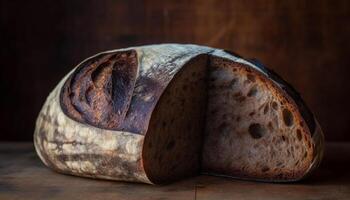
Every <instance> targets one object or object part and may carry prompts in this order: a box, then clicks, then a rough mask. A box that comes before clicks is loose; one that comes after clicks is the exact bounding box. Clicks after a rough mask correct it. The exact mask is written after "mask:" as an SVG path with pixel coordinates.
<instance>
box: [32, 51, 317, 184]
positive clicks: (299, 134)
mask: <svg viewBox="0 0 350 200" xmlns="http://www.w3.org/2000/svg"><path fill="white" fill-rule="evenodd" d="M34 144H35V147H36V150H37V153H38V155H39V157H40V158H41V160H42V161H43V162H44V163H45V164H46V165H47V166H48V167H50V168H52V169H53V170H55V171H58V172H61V173H65V174H71V175H77V176H84V177H91V178H102V179H110V180H122V181H132V182H144V183H150V184H162V183H169V182H173V181H175V180H179V179H182V178H185V177H190V176H194V175H197V174H199V173H205V174H211V175H219V176H229V177H235V178H240V179H250V180H261V181H275V182H281V181H296V180H300V179H302V178H304V177H306V176H307V175H308V174H310V173H311V172H312V171H313V169H315V168H316V167H317V166H318V164H319V162H320V161H321V158H322V152H323V134H322V131H321V129H320V126H319V124H318V123H317V122H316V120H315V118H314V116H313V114H312V113H311V112H310V111H309V109H308V108H307V107H306V105H305V103H304V102H303V101H302V100H301V98H300V95H299V94H298V93H297V92H295V90H294V89H293V88H292V87H290V86H289V85H288V84H287V83H286V82H285V81H283V80H282V79H281V78H280V77H279V76H277V75H276V74H275V73H273V72H272V71H270V70H268V69H266V68H265V67H263V66H262V65H261V64H260V63H258V62H256V61H249V60H245V59H243V58H241V57H239V56H237V55H235V54H232V53H229V52H227V51H223V50H220V49H213V48H210V47H203V46H197V45H179V44H163V45H151V46H141V47H132V48H127V49H120V50H113V51H108V52H103V53H100V54H97V55H95V56H93V57H91V58H88V59H86V60H85V61H83V62H82V63H81V64H79V65H78V66H77V67H76V68H74V69H73V70H72V71H71V72H70V73H69V74H68V75H67V76H66V77H64V78H63V79H62V80H61V82H60V83H59V84H58V85H57V86H56V88H55V89H54V90H53V92H51V94H50V95H49V97H48V98H47V100H46V102H45V104H44V106H43V108H42V110H41V112H40V114H39V116H38V119H37V122H36V129H35V134H34Z"/></svg>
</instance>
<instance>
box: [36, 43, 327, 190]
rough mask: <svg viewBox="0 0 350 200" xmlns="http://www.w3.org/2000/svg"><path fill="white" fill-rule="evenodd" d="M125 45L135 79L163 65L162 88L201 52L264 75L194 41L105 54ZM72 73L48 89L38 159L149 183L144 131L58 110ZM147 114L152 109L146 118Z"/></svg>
mask: <svg viewBox="0 0 350 200" xmlns="http://www.w3.org/2000/svg"><path fill="white" fill-rule="evenodd" d="M129 49H133V50H136V52H137V57H138V75H137V77H148V78H151V79H154V80H157V81H161V80H160V79H161V78H159V74H156V73H153V72H155V71H158V70H159V69H158V68H159V67H164V66H165V67H166V70H165V72H164V74H161V76H165V77H167V81H165V82H163V87H162V88H161V89H163V90H164V89H165V88H166V85H167V84H169V82H170V81H171V79H172V77H173V76H174V75H175V74H176V73H177V72H178V71H179V70H180V69H181V67H182V66H183V65H184V64H185V63H186V62H188V61H189V60H190V59H192V58H194V57H196V56H198V55H200V54H210V55H215V56H218V57H223V58H227V59H229V60H232V61H234V62H239V63H243V64H246V65H249V66H251V67H253V68H254V69H257V70H259V71H260V72H262V73H263V74H265V73H264V72H263V71H262V70H261V69H260V68H259V67H257V66H255V65H254V64H253V63H250V62H248V61H246V60H244V59H242V58H238V57H235V56H234V55H231V54H228V53H226V52H224V51H223V50H218V49H212V48H209V47H204V46H197V45H178V44H164V45H151V46H141V47H132V48H128V49H120V50H113V51H108V52H104V53H109V52H115V51H124V50H129ZM98 55H99V54H97V55H95V56H98ZM95 56H93V57H95ZM93 57H91V58H93ZM91 58H88V59H91ZM88 59H87V60H88ZM87 60H85V61H83V62H86V61H87ZM164 64H165V65H164ZM78 66H79V65H78ZM73 72H74V69H73V70H72V71H71V72H70V73H69V74H68V75H67V76H65V77H64V78H63V79H62V80H61V81H60V83H59V84H58V85H57V86H56V87H55V89H54V90H53V91H52V92H51V93H50V95H49V96H48V98H47V100H46V102H45V104H44V106H43V108H42V110H41V111H40V114H39V116H38V118H37V121H36V128H35V133H34V144H35V148H36V151H37V153H38V155H39V157H40V158H41V160H42V161H43V162H44V163H45V165H47V166H48V167H50V168H52V169H53V170H56V171H59V172H61V173H65V174H72V175H77V176H84V177H92V178H101V179H110V180H122V181H131V182H144V183H150V184H152V182H151V181H150V180H149V178H148V177H147V173H146V172H145V170H144V166H143V162H142V148H143V142H144V138H145V137H146V136H147V131H145V133H141V134H140V133H133V132H125V131H116V130H105V129H100V128H97V127H94V126H91V125H88V124H84V123H79V122H77V121H75V120H73V119H71V118H70V117H68V116H67V115H66V114H65V113H64V112H63V110H62V108H61V105H60V92H61V89H62V86H63V85H64V83H65V81H66V80H67V78H68V77H69V76H70V74H72V73H73ZM265 75H266V74H265ZM276 85H278V84H276ZM156 102H157V101H155V104H156ZM154 106H155V105H154ZM150 115H151V113H149V117H150ZM316 124H317V126H316V129H315V133H314V134H311V135H312V140H313V141H312V142H313V143H314V145H313V147H315V149H314V151H315V154H314V155H315V156H314V160H313V162H312V164H311V165H310V168H309V170H308V172H307V173H306V174H305V175H307V174H309V173H311V171H313V170H314V169H315V168H316V167H317V166H318V164H319V163H320V161H321V159H322V155H323V140H324V139H323V133H322V130H321V128H320V126H319V124H318V123H316ZM145 130H147V127H146V128H145Z"/></svg>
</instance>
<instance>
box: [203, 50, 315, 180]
mask: <svg viewBox="0 0 350 200" xmlns="http://www.w3.org/2000/svg"><path fill="white" fill-rule="evenodd" d="M209 71H210V72H209V73H210V75H209V85H208V107H207V114H206V116H207V118H206V128H205V137H204V144H203V154H202V156H203V162H202V168H203V171H204V172H205V173H209V174H218V175H225V176H232V177H239V178H247V179H256V180H274V181H283V180H294V179H298V178H301V177H302V176H303V175H304V174H305V172H306V171H307V169H308V167H309V166H310V163H311V161H312V158H313V148H314V147H313V144H312V142H311V137H310V134H309V133H308V128H307V127H306V124H305V122H304V121H303V119H302V117H301V116H300V113H299V112H298V111H297V110H296V106H295V105H294V104H293V101H292V100H291V99H289V98H288V97H286V95H285V94H284V93H283V91H282V90H281V89H280V88H278V87H277V86H276V84H273V82H272V80H270V79H268V78H267V77H266V76H265V75H262V73H261V72H259V70H258V69H254V68H252V67H248V66H247V65H244V64H240V63H236V62H233V61H229V60H225V59H222V58H218V57H211V58H210V65H209Z"/></svg>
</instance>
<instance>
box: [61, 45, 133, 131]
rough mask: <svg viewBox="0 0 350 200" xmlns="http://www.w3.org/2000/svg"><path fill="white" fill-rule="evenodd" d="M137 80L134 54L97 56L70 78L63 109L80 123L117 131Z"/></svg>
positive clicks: (63, 95) (62, 95)
mask: <svg viewBox="0 0 350 200" xmlns="http://www.w3.org/2000/svg"><path fill="white" fill-rule="evenodd" d="M136 76H137V55H136V52H135V51H132V50H131V51H124V52H116V53H110V54H102V55H100V56H97V57H95V58H93V59H91V60H88V61H87V62H85V63H83V64H82V65H80V66H79V67H78V68H77V70H75V71H74V72H73V74H72V75H71V76H70V77H69V78H68V80H67V81H66V83H65V84H64V86H63V88H62V92H61V96H60V98H61V101H60V102H61V107H62V109H63V111H64V112H65V114H67V115H68V116H69V117H71V118H73V119H74V120H77V121H79V122H81V123H87V124H91V125H94V126H97V127H100V128H105V129H118V128H119V127H120V126H121V124H122V123H123V121H124V118H125V115H126V113H127V110H128V108H129V105H130V100H131V97H132V94H133V90H134V85H135V80H136Z"/></svg>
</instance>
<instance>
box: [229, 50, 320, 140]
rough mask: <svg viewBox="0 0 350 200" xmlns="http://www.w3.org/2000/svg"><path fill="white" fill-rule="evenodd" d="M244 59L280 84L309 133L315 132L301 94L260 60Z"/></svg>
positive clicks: (236, 55)
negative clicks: (298, 112) (295, 107)
mask: <svg viewBox="0 0 350 200" xmlns="http://www.w3.org/2000/svg"><path fill="white" fill-rule="evenodd" d="M224 51H225V52H226V53H228V54H231V55H233V56H235V57H238V58H242V59H245V58H243V57H242V56H240V55H238V54H237V53H235V52H232V51H229V50H224ZM245 60H247V61H248V62H250V63H252V64H254V65H255V66H257V67H258V68H259V69H261V70H262V71H263V72H264V73H266V74H267V75H268V77H269V78H271V79H272V80H273V81H275V82H277V83H278V84H280V85H281V86H282V89H283V90H284V91H285V92H286V93H287V94H288V95H289V96H290V97H291V98H292V99H293V101H294V102H295V104H296V105H297V106H298V109H299V111H300V113H301V115H302V117H303V118H304V120H305V122H306V124H307V126H308V128H309V131H310V134H311V136H312V135H313V133H314V132H315V128H316V122H315V117H314V115H313V114H312V112H311V111H310V109H309V107H308V106H307V105H306V103H305V102H304V100H303V99H302V97H301V95H300V94H299V93H298V92H297V91H296V90H295V89H294V87H293V86H291V85H290V84H289V83H288V82H287V81H285V80H284V79H283V78H282V77H280V76H279V75H278V74H277V73H276V72H274V71H273V70H271V69H269V68H268V67H266V66H265V65H263V64H262V63H261V62H260V61H258V60H256V59H245Z"/></svg>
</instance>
